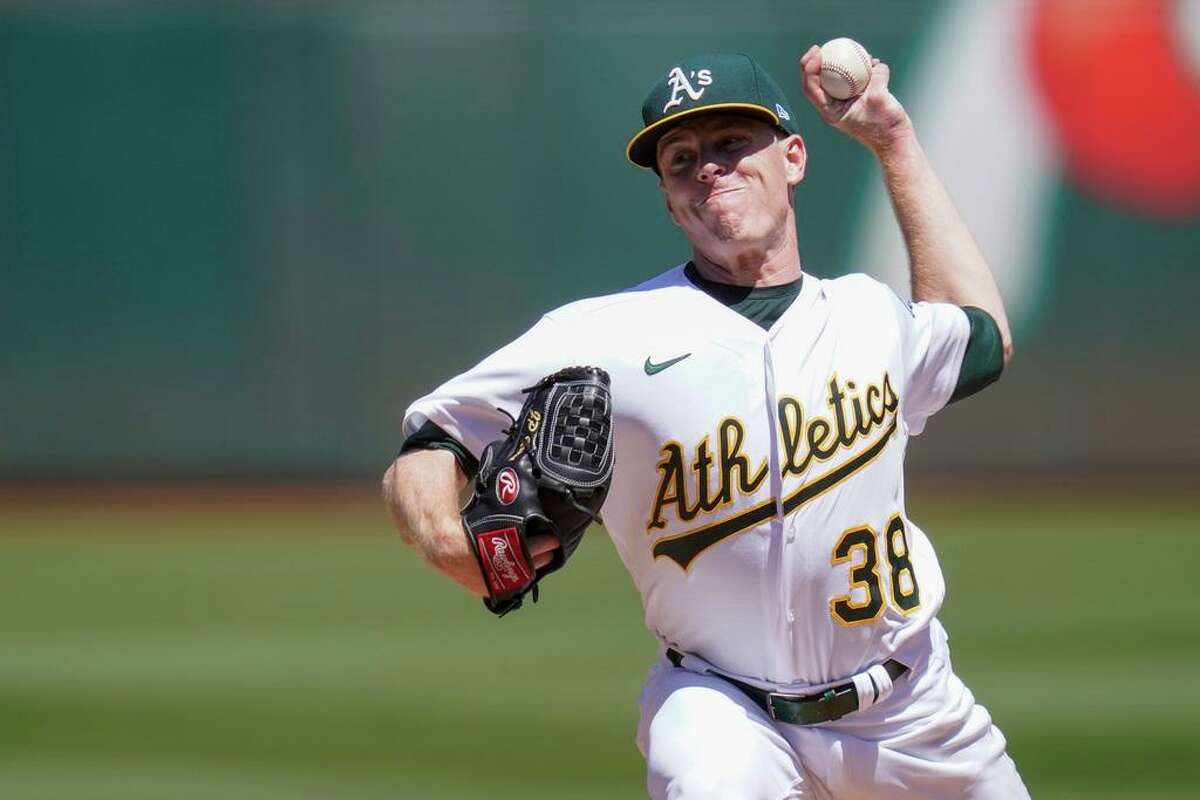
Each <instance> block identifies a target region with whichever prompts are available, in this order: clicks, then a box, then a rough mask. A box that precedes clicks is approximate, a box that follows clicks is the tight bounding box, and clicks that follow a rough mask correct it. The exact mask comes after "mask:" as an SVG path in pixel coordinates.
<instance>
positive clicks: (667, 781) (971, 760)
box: [637, 620, 1029, 800]
mask: <svg viewBox="0 0 1200 800" xmlns="http://www.w3.org/2000/svg"><path fill="white" fill-rule="evenodd" d="M919 638H920V639H921V640H922V641H921V642H920V643H918V645H917V646H916V647H915V648H913V647H909V646H906V647H905V648H904V651H905V652H904V653H903V654H898V657H899V655H903V657H901V658H900V661H901V662H902V663H905V664H908V666H909V667H910V672H909V673H908V674H906V675H904V676H902V677H900V678H899V679H897V680H896V682H895V687H894V690H893V692H892V694H891V696H890V697H888V698H886V699H885V700H882V701H881V702H880V703H878V704H876V705H874V706H872V707H871V708H868V709H864V710H861V711H858V712H855V713H853V714H849V715H847V716H845V717H843V718H842V719H839V720H835V721H833V722H826V723H822V724H819V725H809V726H800V725H789V724H786V723H780V722H775V721H773V720H772V719H770V718H769V717H768V716H767V715H766V713H764V712H763V711H762V709H760V708H759V707H758V706H757V705H756V704H755V703H754V701H753V700H751V699H750V698H748V697H747V696H746V695H745V694H743V693H742V692H741V691H740V690H739V689H738V688H737V687H736V686H733V685H732V684H730V683H728V682H726V681H723V680H721V679H720V678H718V677H715V676H711V675H704V674H700V673H697V672H691V671H688V670H686V669H680V668H676V667H673V666H671V664H670V663H668V662H667V661H666V659H665V658H664V659H663V660H662V662H661V663H658V664H655V666H654V667H652V668H651V670H650V674H649V675H648V676H647V679H646V683H645V685H644V687H643V689H642V696H641V699H640V704H641V709H642V717H641V722H640V724H639V726H638V737H637V743H638V748H639V749H640V750H641V751H642V755H643V756H645V758H646V773H647V774H646V786H647V789H648V791H649V793H650V797H651V798H654V800H784V799H785V798H788V799H790V798H805V799H806V800H807V798H818V799H819V800H1023V799H1024V800H1028V798H1029V793H1028V791H1027V790H1026V789H1025V785H1024V783H1023V782H1022V781H1021V777H1020V775H1018V774H1017V769H1016V765H1015V764H1014V763H1013V761H1012V759H1011V758H1009V757H1008V755H1007V754H1006V753H1005V751H1004V748H1005V741H1004V736H1003V734H1001V733H1000V731H999V730H998V729H997V728H996V726H994V725H993V724H992V720H991V716H990V715H989V714H988V712H987V709H985V708H984V707H983V706H981V705H978V704H977V703H976V702H975V698H974V696H972V694H971V692H970V690H969V689H967V687H966V686H964V685H963V683H962V681H961V680H959V679H958V677H957V676H955V675H954V673H953V671H952V669H951V666H950V653H949V648H948V647H947V644H946V635H945V632H944V630H943V629H942V627H941V625H940V624H939V623H938V622H937V621H936V620H935V621H934V622H932V623H931V630H930V632H929V635H927V636H925V635H923V636H921V637H919ZM914 649H915V650H916V652H912V651H913V650H914Z"/></svg>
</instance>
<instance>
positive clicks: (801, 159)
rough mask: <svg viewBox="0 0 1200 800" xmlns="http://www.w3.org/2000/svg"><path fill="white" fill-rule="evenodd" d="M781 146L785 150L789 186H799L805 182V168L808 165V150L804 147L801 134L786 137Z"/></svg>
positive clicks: (784, 156)
mask: <svg viewBox="0 0 1200 800" xmlns="http://www.w3.org/2000/svg"><path fill="white" fill-rule="evenodd" d="M780 146H781V147H782V148H783V158H784V161H785V163H786V166H785V167H784V169H785V170H786V172H787V182H788V186H798V185H799V184H800V181H802V180H804V168H805V167H806V166H807V165H808V149H807V148H805V146H804V139H803V138H801V136H800V134H798V133H793V134H791V135H790V136H787V137H785V138H784V139H783V140H782V141H781V142H780Z"/></svg>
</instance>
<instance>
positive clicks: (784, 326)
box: [404, 267, 970, 686]
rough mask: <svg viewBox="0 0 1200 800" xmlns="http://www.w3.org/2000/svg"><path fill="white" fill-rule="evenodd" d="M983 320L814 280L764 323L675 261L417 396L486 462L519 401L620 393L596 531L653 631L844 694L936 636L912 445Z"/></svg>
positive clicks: (935, 599)
mask: <svg viewBox="0 0 1200 800" xmlns="http://www.w3.org/2000/svg"><path fill="white" fill-rule="evenodd" d="M969 333H970V325H969V322H968V319H967V316H966V314H965V313H964V312H963V311H962V310H961V309H960V308H958V307H957V306H953V305H949V304H941V303H913V304H911V305H906V304H905V303H903V302H901V301H900V299H899V298H898V297H897V296H896V295H895V293H893V292H892V290H891V289H889V288H888V287H887V286H885V285H883V284H881V283H879V282H877V281H875V280H873V279H871V278H869V277H867V276H864V275H849V276H846V277H843V278H838V279H834V280H822V279H819V278H816V277H814V276H812V275H805V276H804V277H803V282H802V285H801V291H800V295H799V297H797V298H796V300H795V301H794V302H793V303H792V304H791V306H790V307H789V308H788V309H787V310H786V311H785V312H784V313H783V315H782V316H781V317H780V318H779V319H778V320H777V321H776V322H775V323H774V325H772V326H771V328H770V329H769V330H763V329H762V328H761V327H759V326H758V325H756V324H755V323H753V322H751V321H750V320H748V319H746V318H745V317H743V316H742V315H740V314H738V313H737V312H736V311H734V310H732V309H730V308H727V307H726V306H724V305H722V304H721V303H720V302H719V301H717V300H715V299H713V298H712V297H710V296H709V295H708V294H707V293H705V292H704V291H703V290H701V289H699V288H697V287H696V286H694V285H693V284H692V283H691V282H690V281H689V280H688V279H687V277H686V276H685V274H684V269H683V267H676V268H675V269H672V270H670V271H668V272H666V273H664V274H662V275H660V276H658V277H656V278H654V279H652V280H650V281H647V282H645V283H643V284H641V285H639V286H636V287H634V288H632V289H630V290H627V291H624V292H621V293H618V294H614V295H609V296H606V297H598V298H592V299H587V300H581V301H579V302H575V303H571V304H569V305H566V306H563V307H562V308H559V309H556V310H554V311H552V312H550V313H548V314H546V315H545V316H544V317H542V319H541V320H540V321H539V322H538V323H537V324H536V325H534V326H533V328H531V329H530V330H529V331H527V332H526V333H525V334H524V335H522V336H521V337H520V338H518V339H517V340H516V341H514V342H512V343H511V344H509V345H507V346H506V347H503V348H502V349H500V350H499V351H497V352H496V353H494V354H492V355H490V356H488V357H487V358H486V359H484V360H483V361H482V362H481V363H480V364H478V365H477V366H476V367H474V368H472V369H471V370H469V371H467V372H466V373H464V374H462V375H460V376H458V377H456V378H453V379H451V380H450V381H448V382H446V383H445V384H443V385H442V386H440V387H438V388H437V389H436V390H435V391H433V392H432V393H431V394H429V395H427V396H426V397H423V398H421V399H420V400H418V401H416V402H415V403H414V404H413V405H412V406H411V407H410V408H409V409H408V412H407V415H406V417H405V421H404V432H405V433H406V434H409V435H411V434H412V433H413V432H415V431H416V430H417V429H418V428H420V427H421V426H422V425H423V424H424V423H425V422H426V421H427V420H428V421H431V422H433V423H435V424H436V425H438V426H440V427H441V428H442V429H443V430H445V431H446V432H447V433H448V434H450V435H451V436H453V437H455V438H456V439H458V440H459V441H460V442H462V443H463V444H464V445H465V446H466V448H467V449H469V450H470V451H471V452H472V453H474V454H476V455H478V454H479V453H480V452H481V451H482V450H483V448H484V446H485V445H486V444H487V443H488V442H491V441H492V440H494V439H498V438H501V437H502V434H501V430H502V429H504V428H505V427H507V426H508V425H509V424H510V420H509V419H508V418H507V417H506V416H504V415H503V414H502V413H501V412H499V411H497V408H502V409H504V410H506V411H508V412H509V413H511V414H514V415H515V414H516V413H517V411H518V410H519V409H520V407H521V404H522V401H523V396H522V393H521V389H522V388H523V387H527V386H531V385H533V384H534V383H536V382H537V381H538V380H539V379H540V378H542V377H543V376H545V375H547V374H549V373H551V372H554V371H555V370H557V369H559V368H561V367H564V366H568V365H573V364H587V365H592V366H598V367H602V368H604V369H605V370H607V371H608V373H609V374H610V376H611V378H612V397H613V412H614V431H615V433H614V436H615V446H616V466H615V472H614V478H613V483H612V488H611V490H610V493H609V496H608V499H607V501H606V502H605V506H604V509H603V516H604V520H605V523H606V527H607V528H608V532H609V534H610V535H611V536H612V538H613V541H614V543H615V544H616V548H617V551H618V553H619V554H620V557H621V559H622V561H623V562H624V563H625V566H626V568H627V569H628V570H629V574H630V575H631V576H632V578H633V581H634V583H635V584H636V585H637V588H638V591H639V592H640V593H641V597H642V603H643V606H644V608H645V622H646V625H647V627H648V628H649V629H650V630H651V631H653V632H654V633H655V634H656V635H658V636H659V637H660V639H661V640H662V641H663V642H664V643H667V644H670V645H672V646H674V647H675V648H677V649H679V650H681V651H684V652H688V653H691V654H694V655H698V656H700V657H702V658H703V659H705V660H707V661H709V662H710V663H711V664H713V665H714V666H715V667H717V668H718V669H720V670H722V671H724V672H726V673H728V674H731V675H734V676H741V677H745V678H749V679H751V680H758V681H765V682H769V683H772V684H778V685H781V686H788V685H814V684H822V683H827V682H831V681H836V680H840V679H844V678H845V677H847V676H850V675H853V674H855V673H857V672H860V671H861V670H863V669H865V668H866V667H868V666H870V665H871V664H874V663H878V662H880V661H882V660H884V659H886V658H887V657H888V656H889V654H891V653H893V652H895V651H896V650H897V649H898V648H899V647H900V646H901V645H902V644H903V643H904V642H905V641H907V640H908V639H909V638H910V637H912V636H913V635H914V634H915V633H917V632H919V631H921V630H922V629H923V628H925V627H926V626H927V625H928V624H929V621H930V620H931V619H932V618H933V616H934V615H935V614H936V613H937V611H938V608H939V607H940V606H941V603H942V598H943V594H944V588H945V587H944V583H943V579H942V574H941V569H940V567H939V565H938V562H937V558H936V556H935V555H934V552H933V548H932V547H931V546H930V543H929V541H928V540H927V539H926V537H925V534H924V533H922V531H921V530H920V529H919V528H918V527H917V526H916V525H915V524H913V522H912V521H911V520H910V519H909V518H908V516H907V515H906V513H905V507H904V479H903V463H904V451H905V445H906V442H907V439H908V437H909V436H910V435H913V434H917V433H920V432H921V430H922V429H923V428H924V426H925V421H926V419H927V418H928V417H929V416H930V415H931V414H933V413H934V412H936V411H937V410H939V409H940V408H942V406H944V405H945V404H946V402H947V401H948V399H949V398H950V396H951V393H952V392H953V391H954V388H955V383H956V380H957V378H958V373H959V368H960V365H961V363H962V359H963V354H964V351H965V349H966V346H967V341H968V338H969Z"/></svg>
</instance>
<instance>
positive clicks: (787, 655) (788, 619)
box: [762, 334, 796, 675]
mask: <svg viewBox="0 0 1200 800" xmlns="http://www.w3.org/2000/svg"><path fill="white" fill-rule="evenodd" d="M772 342H773V337H772V336H771V335H770V334H768V335H767V337H766V340H765V341H764V342H763V390H764V392H763V393H764V397H763V402H765V403H766V406H767V409H766V410H767V413H766V420H767V424H768V427H769V428H770V431H769V436H768V441H769V442H770V448H769V451H768V452H769V456H768V469H769V470H770V481H771V495H772V497H773V498H774V499H775V515H774V516H773V517H771V519H770V521H769V522H768V523H767V524H768V525H770V527H771V535H770V545H769V546H768V551H767V553H768V554H767V559H768V562H774V563H773V564H770V567H772V568H773V570H772V571H774V573H775V575H776V580H775V581H764V582H763V595H762V596H763V609H764V611H765V612H766V613H765V614H764V617H765V618H769V619H774V620H775V625H774V626H767V625H764V626H763V630H764V632H765V633H766V634H767V635H768V636H770V637H771V638H770V639H769V640H768V641H767V642H765V643H764V647H765V652H767V653H769V661H770V663H771V672H772V673H773V674H777V675H778V674H784V673H785V672H786V671H787V670H788V669H789V668H790V667H791V663H790V662H791V660H792V659H791V653H792V651H793V650H794V649H795V635H794V631H793V626H794V625H795V621H796V612H795V609H794V608H793V607H792V574H793V572H794V571H793V570H792V569H791V568H790V564H791V558H790V553H791V550H792V549H793V548H792V547H791V546H790V545H791V543H792V541H793V539H794V538H795V532H794V531H793V530H791V528H790V526H789V525H788V524H787V520H786V519H785V518H784V515H783V467H782V464H783V462H782V460H781V456H780V450H781V447H782V443H781V442H780V436H779V424H778V421H777V419H776V414H777V413H778V411H777V410H778V399H777V395H776V388H775V358H774V351H773V347H772ZM772 630H774V631H775V632H776V633H775V634H774V635H772V634H771V631H772Z"/></svg>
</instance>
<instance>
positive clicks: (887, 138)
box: [862, 114, 920, 165]
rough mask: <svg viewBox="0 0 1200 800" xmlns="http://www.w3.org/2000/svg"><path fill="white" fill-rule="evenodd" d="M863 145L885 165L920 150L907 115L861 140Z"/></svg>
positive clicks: (914, 129)
mask: <svg viewBox="0 0 1200 800" xmlns="http://www.w3.org/2000/svg"><path fill="white" fill-rule="evenodd" d="M862 142H863V144H864V145H866V146H867V148H868V149H869V150H870V151H871V152H872V153H874V154H875V157H876V158H878V159H879V160H880V161H881V162H883V163H884V164H885V165H886V164H887V162H888V161H891V160H895V159H898V158H905V157H907V156H909V155H911V154H914V153H915V152H917V151H918V149H919V148H920V145H919V144H918V142H917V131H916V128H914V127H913V124H912V120H911V119H910V118H909V117H908V115H907V114H905V115H904V117H903V118H902V119H899V120H897V121H896V122H894V123H892V124H890V125H887V126H886V127H883V128H881V129H879V130H877V131H872V132H871V135H870V136H866V137H864V138H863V139H862Z"/></svg>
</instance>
